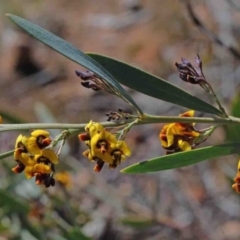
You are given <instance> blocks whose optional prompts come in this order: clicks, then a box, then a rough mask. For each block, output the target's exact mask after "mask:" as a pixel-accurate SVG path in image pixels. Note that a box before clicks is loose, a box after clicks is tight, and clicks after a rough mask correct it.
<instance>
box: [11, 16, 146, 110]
mask: <svg viewBox="0 0 240 240" xmlns="http://www.w3.org/2000/svg"><path fill="white" fill-rule="evenodd" d="M7 16H8V17H9V18H10V19H11V20H12V21H13V22H15V23H16V24H17V25H18V26H20V27H21V28H23V29H24V30H25V31H27V33H29V34H30V35H32V36H33V37H35V38H37V39H38V40H40V41H41V42H43V43H44V44H46V45H48V46H49V47H51V48H52V49H54V50H55V51H57V52H59V53H60V54H62V55H64V56H65V57H67V58H69V59H70V60H72V61H74V62H76V63H78V64H80V65H82V66H84V67H85V68H87V69H89V70H90V71H92V72H94V73H96V74H97V75H99V76H100V77H101V78H103V79H104V80H105V81H106V82H107V83H109V84H110V85H111V86H112V87H114V89H115V90H116V91H118V93H119V94H120V95H121V96H122V97H123V99H124V100H125V101H126V102H127V103H128V104H130V105H131V106H133V107H134V108H135V109H136V110H137V111H138V113H140V114H142V111H141V109H140V108H139V107H138V105H137V104H136V103H135V102H134V100H133V99H132V98H131V97H130V95H129V94H128V93H127V92H126V91H125V90H124V88H123V87H122V86H121V85H120V84H119V83H118V82H117V81H116V80H115V79H114V77H113V76H112V75H111V74H110V73H109V72H108V71H107V70H106V69H105V68H104V67H102V66H101V65H100V64H99V63H97V62H96V61H94V60H93V59H92V58H90V57H89V56H88V55H86V54H85V53H83V52H81V51H80V50H79V49H77V48H76V47H74V46H73V45H72V44H70V43H68V42H67V41H65V40H63V39H62V38H60V37H58V36H56V35H54V34H53V33H50V32H49V31H47V30H45V29H43V28H41V27H39V26H37V25H36V24H33V23H31V22H29V21H27V20H25V19H23V18H21V17H18V16H15V15H13V14H7Z"/></svg>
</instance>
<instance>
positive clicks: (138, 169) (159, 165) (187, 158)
mask: <svg viewBox="0 0 240 240" xmlns="http://www.w3.org/2000/svg"><path fill="white" fill-rule="evenodd" d="M239 145H240V143H228V144H222V145H217V146H210V147H204V148H199V149H195V150H191V151H187V152H181V153H175V154H170V155H166V156H162V157H157V158H153V159H150V160H147V161H144V162H140V163H136V164H133V165H131V166H129V167H126V168H124V169H122V170H121V172H122V173H149V172H157V171H162V170H167V169H173V168H180V167H185V166H188V165H192V164H195V163H199V162H202V161H205V160H209V159H211V158H216V157H220V156H226V155H231V154H235V153H240V148H239Z"/></svg>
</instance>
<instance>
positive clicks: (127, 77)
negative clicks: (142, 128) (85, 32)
mask: <svg viewBox="0 0 240 240" xmlns="http://www.w3.org/2000/svg"><path fill="white" fill-rule="evenodd" d="M8 17H9V18H10V19H11V20H12V21H13V22H15V23H16V24H17V25H19V26H20V27H21V28H23V29H24V30H25V31H27V32H28V33H29V34H30V35H32V36H33V37H35V38H37V39H38V40H40V41H41V42H43V43H44V44H46V45H48V46H49V47H51V48H52V49H54V50H55V51H57V52H59V53H60V54H62V55H64V56H65V57H67V58H69V59H70V60H72V61H74V62H76V63H78V64H80V65H82V66H83V67H85V68H86V69H87V71H86V72H80V71H76V75H77V76H78V77H80V78H81V81H82V86H83V87H85V88H89V89H92V90H94V91H106V92H107V93H110V94H113V95H115V96H117V97H119V98H121V99H122V100H124V101H125V102H126V103H127V104H128V105H129V106H130V107H131V108H132V109H133V110H134V111H135V115H132V114H130V113H128V112H124V111H123V110H122V109H119V110H118V111H116V112H110V113H108V114H107V116H108V119H107V122H102V123H99V122H97V121H95V120H94V121H92V120H90V121H89V123H83V124H2V125H1V129H0V131H2V132H3V131H13V130H25V129H28V130H30V129H36V130H34V131H32V132H31V134H30V136H23V135H22V134H21V135H19V137H18V138H17V140H16V144H15V149H14V150H13V151H10V152H7V153H3V154H1V155H0V158H4V157H7V156H10V155H11V154H13V155H14V159H15V161H16V163H17V166H15V167H14V168H13V169H12V170H13V171H14V172H15V173H20V172H22V171H24V173H25V175H26V177H27V178H31V177H35V179H36V183H37V184H44V185H45V186H46V187H49V186H53V185H54V184H55V180H54V173H55V165H56V164H60V163H61V161H59V156H60V154H61V150H62V148H63V146H64V143H65V141H66V139H67V138H68V137H69V136H71V135H73V134H75V133H78V134H79V135H78V137H79V139H80V141H83V142H85V144H86V151H84V152H83V155H84V156H85V157H86V158H87V159H88V160H89V161H91V162H95V167H94V170H95V171H96V172H100V171H101V169H102V167H103V166H104V164H105V163H106V164H108V166H109V168H112V169H115V168H116V167H118V166H119V165H120V164H121V162H122V161H125V160H126V158H127V157H129V156H130V155H131V150H130V147H129V146H128V145H127V143H126V142H125V139H126V136H127V133H128V131H130V129H131V128H132V127H133V126H134V125H144V124H151V123H166V125H165V126H164V127H163V128H162V129H161V130H160V133H159V140H160V144H161V145H162V147H163V148H164V149H165V150H166V155H165V156H160V157H156V158H154V159H150V160H147V161H144V162H139V163H136V164H134V165H132V166H128V167H127V168H124V169H122V170H121V172H122V173H129V174H134V173H149V172H155V171H161V170H166V169H172V168H179V167H184V166H188V165H190V164H194V163H198V162H200V161H204V160H209V159H211V158H216V157H219V156H226V155H230V154H235V153H240V148H239V143H224V144H222V145H217V146H209V147H203V148H199V147H198V146H199V145H200V144H201V143H202V142H203V141H205V140H206V139H207V138H208V137H209V136H210V135H211V134H212V133H213V132H214V131H215V129H216V128H217V127H219V126H221V125H222V124H227V125H229V124H240V119H239V118H236V117H232V116H229V115H228V114H227V113H226V111H225V109H224V108H223V106H222V105H221V103H220V101H219V99H218V98H217V96H216V94H215V92H214V90H213V88H212V87H211V84H210V83H209V82H208V81H207V80H206V78H205V76H204V73H203V67H202V61H201V59H200V57H199V55H197V58H196V67H194V66H193V64H192V63H191V62H189V61H188V60H186V59H182V60H181V63H176V67H177V69H178V72H179V76H180V78H181V79H182V80H183V81H185V82H186V84H194V85H199V86H200V87H201V88H203V90H204V91H206V93H207V94H209V95H210V96H211V97H212V98H213V100H214V101H215V103H216V106H217V107H215V106H214V105H211V104H209V103H207V102H205V101H203V100H201V99H199V98H197V97H195V96H193V95H191V94H190V93H187V92H186V91H184V90H183V89H180V88H178V87H177V86H174V85H172V84H171V83H168V82H167V81H165V80H163V79H161V78H158V77H156V76H154V75H151V74H149V73H147V72H144V71H142V70H140V69H138V68H135V67H133V66H130V65H128V64H126V63H123V62H120V61H118V60H115V59H112V58H109V57H106V56H102V55H98V54H94V53H87V54H85V53H83V52H81V51H80V50H78V49H77V48H75V47H74V46H73V45H71V44H70V43H68V42H66V41H65V40H63V39H61V38H59V37H57V36H55V35H54V34H52V33H50V32H48V31H46V30H44V29H42V28H41V27H39V26H37V25H35V24H33V23H31V22H29V21H27V20H25V19H22V18H20V17H17V16H14V15H11V14H8ZM120 84H123V85H125V86H127V87H130V88H132V89H134V90H136V91H138V92H141V93H144V94H146V95H149V96H151V97H155V98H157V99H159V100H163V101H166V102H169V103H173V104H177V105H180V106H183V107H185V108H187V109H190V110H188V111H186V112H185V113H182V114H180V115H179V116H178V117H174V116H155V115H150V114H148V113H145V112H143V111H142V109H141V107H140V106H138V104H137V103H136V102H135V101H134V99H133V98H132V97H131V96H130V95H129V94H128V93H127V92H126V90H125V89H124V88H123V87H122V86H121V85H120ZM195 111H198V112H201V113H207V114H211V117H194V114H195ZM197 123H209V124H211V126H209V127H208V128H206V129H198V128H195V124H197ZM42 129H62V130H63V132H62V133H61V134H60V135H58V136H50V134H49V132H48V131H46V130H42ZM83 131H85V133H82V132H83ZM239 174H240V167H239V166H238V168H237V176H236V178H235V179H234V181H235V183H234V184H233V188H234V189H235V190H236V192H238V193H240V180H239V179H240V177H239Z"/></svg>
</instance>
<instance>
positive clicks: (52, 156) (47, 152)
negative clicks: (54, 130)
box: [35, 149, 58, 164]
mask: <svg viewBox="0 0 240 240" xmlns="http://www.w3.org/2000/svg"><path fill="white" fill-rule="evenodd" d="M40 157H44V158H46V159H48V160H49V161H50V162H51V163H53V164H57V163H58V156H57V154H56V153H55V152H54V151H53V150H51V149H43V150H42V152H41V154H38V155H35V160H36V161H37V159H38V158H40Z"/></svg>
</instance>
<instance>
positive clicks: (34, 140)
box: [27, 130, 51, 155]
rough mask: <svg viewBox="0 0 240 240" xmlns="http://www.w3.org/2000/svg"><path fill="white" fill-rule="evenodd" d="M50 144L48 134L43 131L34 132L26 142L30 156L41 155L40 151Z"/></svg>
mask: <svg viewBox="0 0 240 240" xmlns="http://www.w3.org/2000/svg"><path fill="white" fill-rule="evenodd" d="M50 143H51V139H50V134H49V132H47V131H45V130H35V131H33V132H31V136H30V137H29V138H28V140H27V149H28V152H29V153H31V154H33V155H34V154H41V151H42V149H44V148H45V147H47V146H48V145H49V144H50Z"/></svg>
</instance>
